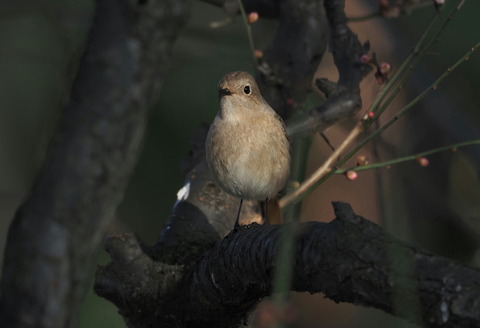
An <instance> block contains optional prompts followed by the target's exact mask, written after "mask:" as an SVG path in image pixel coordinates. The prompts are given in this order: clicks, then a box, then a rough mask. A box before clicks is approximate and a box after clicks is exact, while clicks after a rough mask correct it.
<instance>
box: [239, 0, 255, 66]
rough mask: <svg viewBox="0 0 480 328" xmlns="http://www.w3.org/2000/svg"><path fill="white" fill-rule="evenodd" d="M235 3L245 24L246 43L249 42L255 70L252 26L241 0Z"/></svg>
mask: <svg viewBox="0 0 480 328" xmlns="http://www.w3.org/2000/svg"><path fill="white" fill-rule="evenodd" d="M237 3H238V6H239V8H240V12H241V13H242V18H243V23H244V24H245V28H246V30H247V37H248V43H249V44H250V53H251V56H252V59H253V68H254V69H255V70H257V58H256V57H255V43H254V42H253V36H252V27H251V26H250V23H249V22H248V17H247V13H246V12H245V8H244V7H243V3H242V0H237Z"/></svg>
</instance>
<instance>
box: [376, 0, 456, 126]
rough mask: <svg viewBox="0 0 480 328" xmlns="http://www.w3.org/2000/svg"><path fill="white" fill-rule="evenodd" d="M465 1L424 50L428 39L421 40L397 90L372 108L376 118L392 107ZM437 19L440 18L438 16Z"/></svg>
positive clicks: (423, 37)
mask: <svg viewBox="0 0 480 328" xmlns="http://www.w3.org/2000/svg"><path fill="white" fill-rule="evenodd" d="M464 1H465V0H460V1H459V2H458V3H457V5H456V6H455V7H454V9H453V10H452V12H451V13H450V14H449V16H448V18H447V19H446V20H445V22H443V24H442V26H441V27H440V29H439V30H438V31H437V32H436V33H435V35H434V36H432V38H431V39H430V41H429V42H428V43H427V44H426V45H425V46H424V47H423V49H420V44H421V43H422V42H423V40H424V39H425V37H426V34H424V35H423V36H422V38H421V39H420V40H419V43H417V45H416V47H415V49H414V52H413V54H415V56H412V57H411V58H410V59H411V60H412V61H413V62H411V63H410V64H409V65H408V67H407V68H406V71H405V73H404V74H403V75H402V77H401V78H400V82H399V83H398V84H397V87H396V89H395V90H394V91H393V92H392V93H391V94H390V96H389V97H388V99H387V100H386V101H385V102H384V103H382V104H381V106H377V107H376V108H373V106H372V111H374V112H376V115H375V116H376V117H377V118H378V117H379V116H380V115H381V114H382V113H383V112H384V111H385V110H386V109H387V108H388V106H389V105H390V103H391V102H392V101H393V99H395V97H396V96H397V95H398V93H399V92H400V91H401V90H402V88H403V85H404V84H405V82H406V81H407V79H408V78H409V77H410V75H411V73H412V72H413V69H414V68H415V67H416V66H417V65H418V63H419V61H420V59H421V58H422V57H423V55H424V54H425V53H426V52H427V51H428V50H429V49H430V48H431V47H432V46H433V45H434V44H435V43H436V42H438V40H439V39H440V35H441V34H442V33H443V31H444V30H445V29H446V28H447V26H448V24H449V23H450V22H451V21H452V19H453V17H454V16H455V14H456V13H457V12H458V11H459V10H460V8H461V6H462V5H463V3H464ZM436 17H437V18H438V17H439V16H436ZM435 21H436V19H434V20H433V21H432V22H431V24H430V25H429V27H430V28H431V27H433V25H434V24H433V23H434V22H435ZM383 99H384V98H382V99H381V101H383ZM374 105H375V104H374Z"/></svg>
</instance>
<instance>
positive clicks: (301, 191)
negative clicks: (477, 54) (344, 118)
mask: <svg viewBox="0 0 480 328" xmlns="http://www.w3.org/2000/svg"><path fill="white" fill-rule="evenodd" d="M478 47H480V42H477V43H476V44H475V45H474V46H473V47H472V48H471V49H470V50H469V51H468V52H467V53H466V54H465V55H463V56H462V57H461V58H460V59H459V60H457V61H456V62H455V63H454V64H453V65H452V66H450V67H449V68H448V69H447V70H446V71H445V72H444V73H443V74H442V75H440V77H439V78H438V79H437V80H435V81H434V82H433V83H432V84H431V85H430V86H429V87H428V88H426V89H425V90H424V91H423V92H422V93H420V94H419V95H418V96H417V97H415V98H414V99H413V100H412V101H410V102H409V103H408V104H407V105H406V106H405V107H403V108H402V109H401V110H400V111H399V112H398V113H397V114H396V115H395V116H394V117H392V118H391V119H390V120H389V121H388V122H387V123H385V124H384V125H383V126H381V127H380V128H379V129H377V130H375V131H374V132H373V133H372V134H370V135H369V136H368V137H366V138H365V139H363V140H362V141H361V142H360V143H359V144H358V145H356V146H355V147H354V148H353V149H352V150H351V151H350V152H349V153H347V155H345V156H344V157H343V158H342V159H341V160H340V161H339V162H338V163H337V164H336V165H337V166H341V165H343V164H345V163H346V162H347V161H348V160H349V159H350V158H352V157H353V155H355V154H356V153H357V152H358V151H359V150H360V149H361V148H363V147H364V146H365V145H366V144H367V143H368V142H369V141H371V140H372V139H373V138H375V137H376V136H378V135H380V134H381V133H382V132H383V131H385V130H386V129H387V128H388V127H390V126H391V125H392V124H393V123H395V122H396V121H397V120H398V119H399V118H400V117H402V116H403V115H405V114H406V113H407V112H408V111H409V110H410V109H411V108H412V107H413V106H414V105H416V104H417V103H418V102H419V101H420V100H422V99H423V98H424V97H425V96H426V95H427V94H428V93H430V91H432V90H436V89H437V88H438V85H439V84H440V83H441V82H442V81H443V80H444V79H445V78H446V77H447V76H448V75H450V73H451V72H453V71H454V70H455V69H456V68H457V67H458V66H460V65H461V64H462V63H464V62H465V61H467V60H468V59H469V58H470V56H471V55H472V53H473V52H474V51H476V50H477V48H478ZM365 122H367V120H365V119H363V120H361V121H359V122H358V123H357V125H355V127H354V128H353V130H352V131H351V132H350V134H349V135H348V136H347V138H346V139H345V140H344V141H343V142H342V144H341V145H340V146H339V147H338V148H337V150H336V151H335V152H333V153H332V154H331V155H330V157H329V158H328V159H327V160H326V161H325V162H324V163H323V165H322V166H320V167H319V168H318V169H317V170H316V171H315V172H314V173H313V174H312V175H311V176H310V177H309V178H308V179H307V180H305V181H304V182H303V183H302V184H301V185H300V186H299V187H298V188H297V189H295V190H293V191H292V192H291V193H289V194H287V195H285V196H284V197H283V198H282V199H280V200H279V205H280V208H284V207H285V206H287V205H289V204H291V203H294V202H297V201H299V200H300V199H301V197H304V196H305V194H306V192H307V191H308V190H310V188H312V187H313V186H315V185H316V184H317V183H320V182H322V181H324V179H326V178H328V177H329V176H331V175H332V174H334V173H335V171H333V170H332V164H333V163H334V162H335V159H336V158H337V157H339V156H340V154H341V153H342V152H343V151H344V150H345V149H346V148H347V147H348V146H349V145H350V144H351V143H352V142H353V141H354V140H355V138H356V137H357V136H358V135H359V134H360V133H361V132H362V131H364V130H365V127H366V125H367V124H365ZM321 179H322V180H321Z"/></svg>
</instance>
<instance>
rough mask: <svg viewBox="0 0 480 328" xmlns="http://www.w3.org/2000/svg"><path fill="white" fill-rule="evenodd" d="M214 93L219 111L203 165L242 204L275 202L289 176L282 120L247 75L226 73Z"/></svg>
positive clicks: (288, 156)
mask: <svg viewBox="0 0 480 328" xmlns="http://www.w3.org/2000/svg"><path fill="white" fill-rule="evenodd" d="M218 88H219V95H220V109H219V111H218V113H217V116H216V117H215V119H214V121H213V123H212V125H211V127H210V131H209V132H208V136H207V141H206V153H207V162H208V165H209V168H210V170H211V172H212V174H213V176H214V178H215V180H216V181H217V182H218V184H219V185H220V187H221V188H222V189H224V190H225V191H227V192H228V193H230V194H231V195H233V196H236V197H238V198H241V199H258V200H264V199H266V198H274V197H275V196H276V195H277V193H278V191H279V190H280V189H282V188H283V186H284V185H285V183H286V181H287V179H288V176H289V171H290V154H289V142H288V140H287V136H286V134H285V128H284V125H283V122H282V120H281V119H280V117H279V116H278V115H277V114H276V113H275V111H274V110H273V109H272V108H271V107H270V106H269V105H268V104H267V102H266V101H265V100H264V99H263V97H262V95H261V94H260V90H259V88H258V86H257V84H256V82H255V79H254V78H253V77H252V76H251V75H250V74H248V73H246V72H233V73H229V74H227V75H225V76H224V77H223V79H222V80H221V81H220V83H219V85H218ZM246 88H247V89H246ZM248 89H250V93H248Z"/></svg>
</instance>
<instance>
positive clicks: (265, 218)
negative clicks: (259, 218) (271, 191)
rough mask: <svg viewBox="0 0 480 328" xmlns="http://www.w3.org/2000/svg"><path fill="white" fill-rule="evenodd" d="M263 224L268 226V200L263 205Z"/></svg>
mask: <svg viewBox="0 0 480 328" xmlns="http://www.w3.org/2000/svg"><path fill="white" fill-rule="evenodd" d="M263 224H268V198H265V202H264V203H263Z"/></svg>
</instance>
